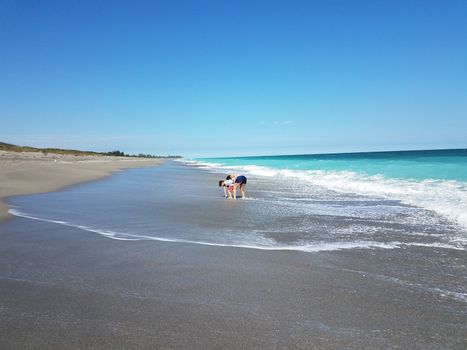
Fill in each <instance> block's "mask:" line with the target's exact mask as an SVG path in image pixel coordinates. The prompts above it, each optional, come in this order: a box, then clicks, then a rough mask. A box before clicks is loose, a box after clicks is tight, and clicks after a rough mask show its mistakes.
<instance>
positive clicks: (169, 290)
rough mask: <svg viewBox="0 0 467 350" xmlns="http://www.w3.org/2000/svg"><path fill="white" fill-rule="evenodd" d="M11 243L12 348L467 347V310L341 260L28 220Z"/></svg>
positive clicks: (5, 314)
mask: <svg viewBox="0 0 467 350" xmlns="http://www.w3.org/2000/svg"><path fill="white" fill-rule="evenodd" d="M1 241H2V244H1V245H0V274H1V279H0V344H2V348H5V349H27V348H34V349H155V348H163V349H175V348H176V349H180V348H182V349H185V348H194V349H258V348H262V349H270V348H292V349H344V348H345V349H389V348H404V349H409V348H410V349H463V348H465V345H466V340H465V335H466V330H465V323H463V322H464V321H465V309H464V310H462V308H460V309H459V312H458V313H457V314H455V313H454V314H453V313H452V312H450V311H449V310H450V309H448V308H446V310H444V311H443V303H446V306H448V304H450V303H451V304H452V301H449V300H444V301H443V300H440V301H439V303H440V305H438V306H437V307H435V308H433V307H432V304H431V303H432V302H433V300H430V298H429V297H427V296H424V297H423V298H420V295H413V294H411V293H410V292H409V291H407V290H405V289H404V288H400V287H397V286H394V285H393V284H392V283H390V282H387V281H386V282H385V281H381V280H378V279H374V278H371V277H369V276H365V275H364V274H362V273H358V272H350V271H349V269H347V270H345V269H342V265H343V264H348V261H349V260H346V259H345V258H343V259H341V258H340V254H339V253H326V254H323V253H320V254H310V253H296V252H264V251H257V250H250V249H239V248H220V247H206V246H199V245H189V244H171V243H160V242H143V241H140V242H133V243H130V244H129V243H128V242H125V243H123V244H122V243H121V242H119V241H115V240H108V239H105V238H102V237H100V236H96V235H92V234H90V233H84V232H83V231H80V230H76V229H73V228H63V227H61V228H60V230H57V229H54V227H53V226H52V225H50V224H48V223H44V222H35V221H31V220H26V219H21V218H19V219H16V220H11V221H8V222H6V223H4V224H3V226H2V233H1ZM348 254H350V253H348ZM350 255H352V254H350ZM352 258H353V259H358V255H356V256H353V257H352ZM424 298H426V300H424ZM461 305H462V304H461V303H459V306H460V307H461ZM440 306H441V307H440Z"/></svg>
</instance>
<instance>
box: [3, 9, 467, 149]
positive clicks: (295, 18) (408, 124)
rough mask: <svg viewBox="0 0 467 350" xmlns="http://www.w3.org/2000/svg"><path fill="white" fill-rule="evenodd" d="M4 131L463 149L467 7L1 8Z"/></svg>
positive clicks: (195, 144)
mask: <svg viewBox="0 0 467 350" xmlns="http://www.w3.org/2000/svg"><path fill="white" fill-rule="evenodd" d="M0 121H1V124H0V140H1V141H6V142H11V143H15V144H21V145H33V146H39V147H45V146H54V147H64V148H79V149H89V150H99V151H106V150H114V149H119V150H122V151H124V152H129V153H140V152H143V153H154V154H169V153H170V154H181V155H184V156H188V157H198V156H228V155H232V156H237V155H263V154H271V155H273V154H293V153H322V152H349V151H371V150H396V149H427V148H457V147H467V1H464V0H459V1H449V0H447V1H409V0H404V1H397V0H396V1H393V0H391V1H378V0H371V1H358V0H348V1H344V0H329V1H324V0H323V1H312V0H309V1H253V0H249V1H221V0H213V1H202V0H201V1H176V0H167V1H75V2H71V1H44V0H41V1H18V0H7V1H5V0H0Z"/></svg>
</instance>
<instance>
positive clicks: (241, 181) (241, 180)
mask: <svg viewBox="0 0 467 350" xmlns="http://www.w3.org/2000/svg"><path fill="white" fill-rule="evenodd" d="M231 178H232V179H233V180H234V191H233V195H234V199H236V198H237V188H239V189H240V193H241V194H242V198H243V199H245V198H246V197H245V187H246V176H244V175H238V176H234V175H231Z"/></svg>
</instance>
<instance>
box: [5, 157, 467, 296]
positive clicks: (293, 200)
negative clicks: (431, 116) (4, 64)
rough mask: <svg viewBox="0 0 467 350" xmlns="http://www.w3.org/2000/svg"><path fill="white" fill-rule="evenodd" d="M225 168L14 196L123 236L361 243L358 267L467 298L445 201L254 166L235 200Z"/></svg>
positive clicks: (283, 244)
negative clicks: (415, 199)
mask: <svg viewBox="0 0 467 350" xmlns="http://www.w3.org/2000/svg"><path fill="white" fill-rule="evenodd" d="M221 176H224V175H223V174H219V173H215V171H214V170H213V169H212V168H209V169H208V170H206V169H205V168H204V166H203V167H202V168H201V169H200V167H199V166H193V165H185V164H183V163H180V162H166V163H165V164H164V165H162V166H159V167H155V168H147V169H132V170H128V171H125V172H120V173H116V174H114V175H113V176H111V177H110V178H106V179H103V180H100V181H96V182H92V183H86V184H81V185H77V186H73V187H71V188H68V189H66V190H64V191H62V192H55V193H46V194H41V195H34V196H20V197H15V198H12V199H10V201H9V203H10V204H11V205H12V209H11V213H12V214H14V215H17V216H22V217H24V218H29V219H31V220H41V221H48V222H51V223H53V224H56V225H59V226H60V225H61V226H71V227H77V228H80V229H82V230H83V231H87V232H92V233H96V234H99V235H102V236H103V237H106V238H111V239H116V240H120V241H122V243H124V242H128V243H130V242H131V241H135V240H147V241H151V240H155V241H166V242H175V243H176V242H180V243H191V244H202V245H212V246H225V247H243V248H249V249H258V250H276V251H277V250H284V251H290V252H294V251H295V252H306V253H308V254H316V252H320V251H328V252H332V251H335V252H336V253H339V254H344V255H342V256H345V252H349V253H351V252H353V253H352V254H354V255H352V256H353V257H354V256H356V255H355V254H357V255H361V256H362V260H361V261H364V263H363V266H360V267H359V268H357V269H356V268H355V266H358V264H359V263H358V262H353V263H352V265H353V266H354V268H353V269H354V270H356V271H360V269H361V270H362V271H366V273H370V274H372V275H374V276H376V277H378V276H380V277H381V278H382V279H386V280H387V279H391V281H393V282H394V283H396V284H401V285H405V286H406V287H408V288H423V289H425V290H427V291H430V293H431V292H433V293H438V294H439V295H447V296H448V297H450V298H453V299H456V300H460V301H461V302H463V303H464V302H467V280H466V276H467V270H466V266H467V257H466V254H465V251H466V242H465V240H464V237H465V230H464V228H463V227H462V226H460V225H458V224H456V223H455V222H452V221H450V220H449V219H447V218H445V217H443V216H442V215H440V214H438V213H436V212H435V211H432V210H428V209H425V208H421V207H416V206H412V205H407V204H404V203H403V202H402V201H400V200H396V199H388V198H382V197H379V196H371V195H366V196H364V195H361V194H355V193H345V192H342V191H335V190H332V189H329V188H323V187H322V186H315V185H313V184H310V183H307V182H300V181H296V182H294V181H289V180H288V178H284V177H281V176H274V177H267V176H261V175H254V174H248V185H247V190H248V192H247V196H248V198H247V199H245V200H243V199H237V200H228V199H225V198H224V197H223V192H222V191H221V189H220V188H219V187H217V180H218V179H219V178H221ZM352 259H353V258H352ZM359 261H360V260H359ZM448 276H450V277H448Z"/></svg>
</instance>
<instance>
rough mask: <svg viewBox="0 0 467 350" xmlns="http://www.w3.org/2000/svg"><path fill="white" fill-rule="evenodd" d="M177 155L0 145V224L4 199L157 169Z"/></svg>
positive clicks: (3, 217) (4, 210)
mask: <svg viewBox="0 0 467 350" xmlns="http://www.w3.org/2000/svg"><path fill="white" fill-rule="evenodd" d="M178 157H179V156H152V155H138V156H130V155H126V154H124V153H123V152H121V153H119V154H115V152H108V153H99V152H92V151H78V150H64V149H58V148H35V147H27V146H16V145H11V144H7V143H0V222H2V221H4V220H6V219H7V218H9V217H10V215H9V214H8V209H9V207H8V205H7V204H6V203H4V200H5V199H6V198H8V197H11V196H16V195H23V194H34V193H43V192H50V191H56V190H59V189H61V188H64V187H66V186H70V185H74V184H77V183H81V182H85V181H91V180H96V179H99V178H102V177H105V176H109V175H110V174H112V173H113V172H115V171H118V170H122V169H127V168H138V167H149V166H157V165H159V164H161V163H162V162H163V161H164V160H165V159H167V158H178Z"/></svg>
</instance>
